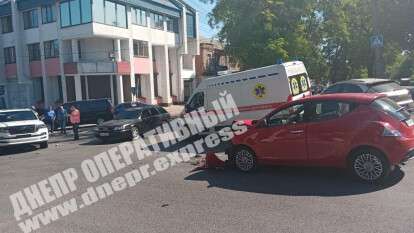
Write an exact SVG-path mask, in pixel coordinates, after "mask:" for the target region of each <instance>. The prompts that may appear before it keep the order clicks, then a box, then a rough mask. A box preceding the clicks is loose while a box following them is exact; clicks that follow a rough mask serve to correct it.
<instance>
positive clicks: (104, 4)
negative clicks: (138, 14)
mask: <svg viewBox="0 0 414 233" xmlns="http://www.w3.org/2000/svg"><path fill="white" fill-rule="evenodd" d="M93 21H94V22H97V23H103V24H107V25H111V26H116V27H122V28H126V27H127V16H126V7H125V5H122V4H118V3H115V2H112V1H105V0H93Z"/></svg>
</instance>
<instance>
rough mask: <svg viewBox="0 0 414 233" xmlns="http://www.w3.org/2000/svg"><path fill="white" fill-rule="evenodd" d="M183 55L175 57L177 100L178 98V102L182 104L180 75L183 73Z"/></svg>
mask: <svg viewBox="0 0 414 233" xmlns="http://www.w3.org/2000/svg"><path fill="white" fill-rule="evenodd" d="M183 57H184V55H182V54H178V55H177V67H178V69H177V71H178V77H177V90H178V93H177V98H178V102H180V103H183V102H184V79H183V77H182V73H183V69H184V68H183V62H184V61H183V59H184V58H183Z"/></svg>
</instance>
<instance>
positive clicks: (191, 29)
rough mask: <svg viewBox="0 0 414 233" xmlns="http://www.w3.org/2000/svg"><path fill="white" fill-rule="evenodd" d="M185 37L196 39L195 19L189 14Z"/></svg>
mask: <svg viewBox="0 0 414 233" xmlns="http://www.w3.org/2000/svg"><path fill="white" fill-rule="evenodd" d="M187 37H190V38H195V37H196V27H195V17H194V15H190V14H187Z"/></svg>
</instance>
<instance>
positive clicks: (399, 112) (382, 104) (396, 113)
mask: <svg viewBox="0 0 414 233" xmlns="http://www.w3.org/2000/svg"><path fill="white" fill-rule="evenodd" d="M371 106H372V107H374V108H375V109H378V110H380V111H383V112H385V113H387V114H389V115H391V116H392V117H394V118H396V119H398V120H400V121H404V120H407V119H410V117H411V116H410V113H409V112H407V110H405V108H403V107H401V106H399V105H398V104H397V103H395V102H394V101H393V100H391V99H389V98H387V97H385V98H381V99H378V100H375V101H374V102H373V103H372V104H371Z"/></svg>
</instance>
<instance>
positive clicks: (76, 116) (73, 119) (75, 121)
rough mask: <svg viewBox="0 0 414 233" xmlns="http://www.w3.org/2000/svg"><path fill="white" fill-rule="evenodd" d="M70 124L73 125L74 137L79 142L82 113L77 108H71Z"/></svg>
mask: <svg viewBox="0 0 414 233" xmlns="http://www.w3.org/2000/svg"><path fill="white" fill-rule="evenodd" d="M70 123H72V125H73V135H74V138H75V141H76V140H79V123H80V112H79V110H78V109H77V108H76V107H75V106H72V107H70Z"/></svg>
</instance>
